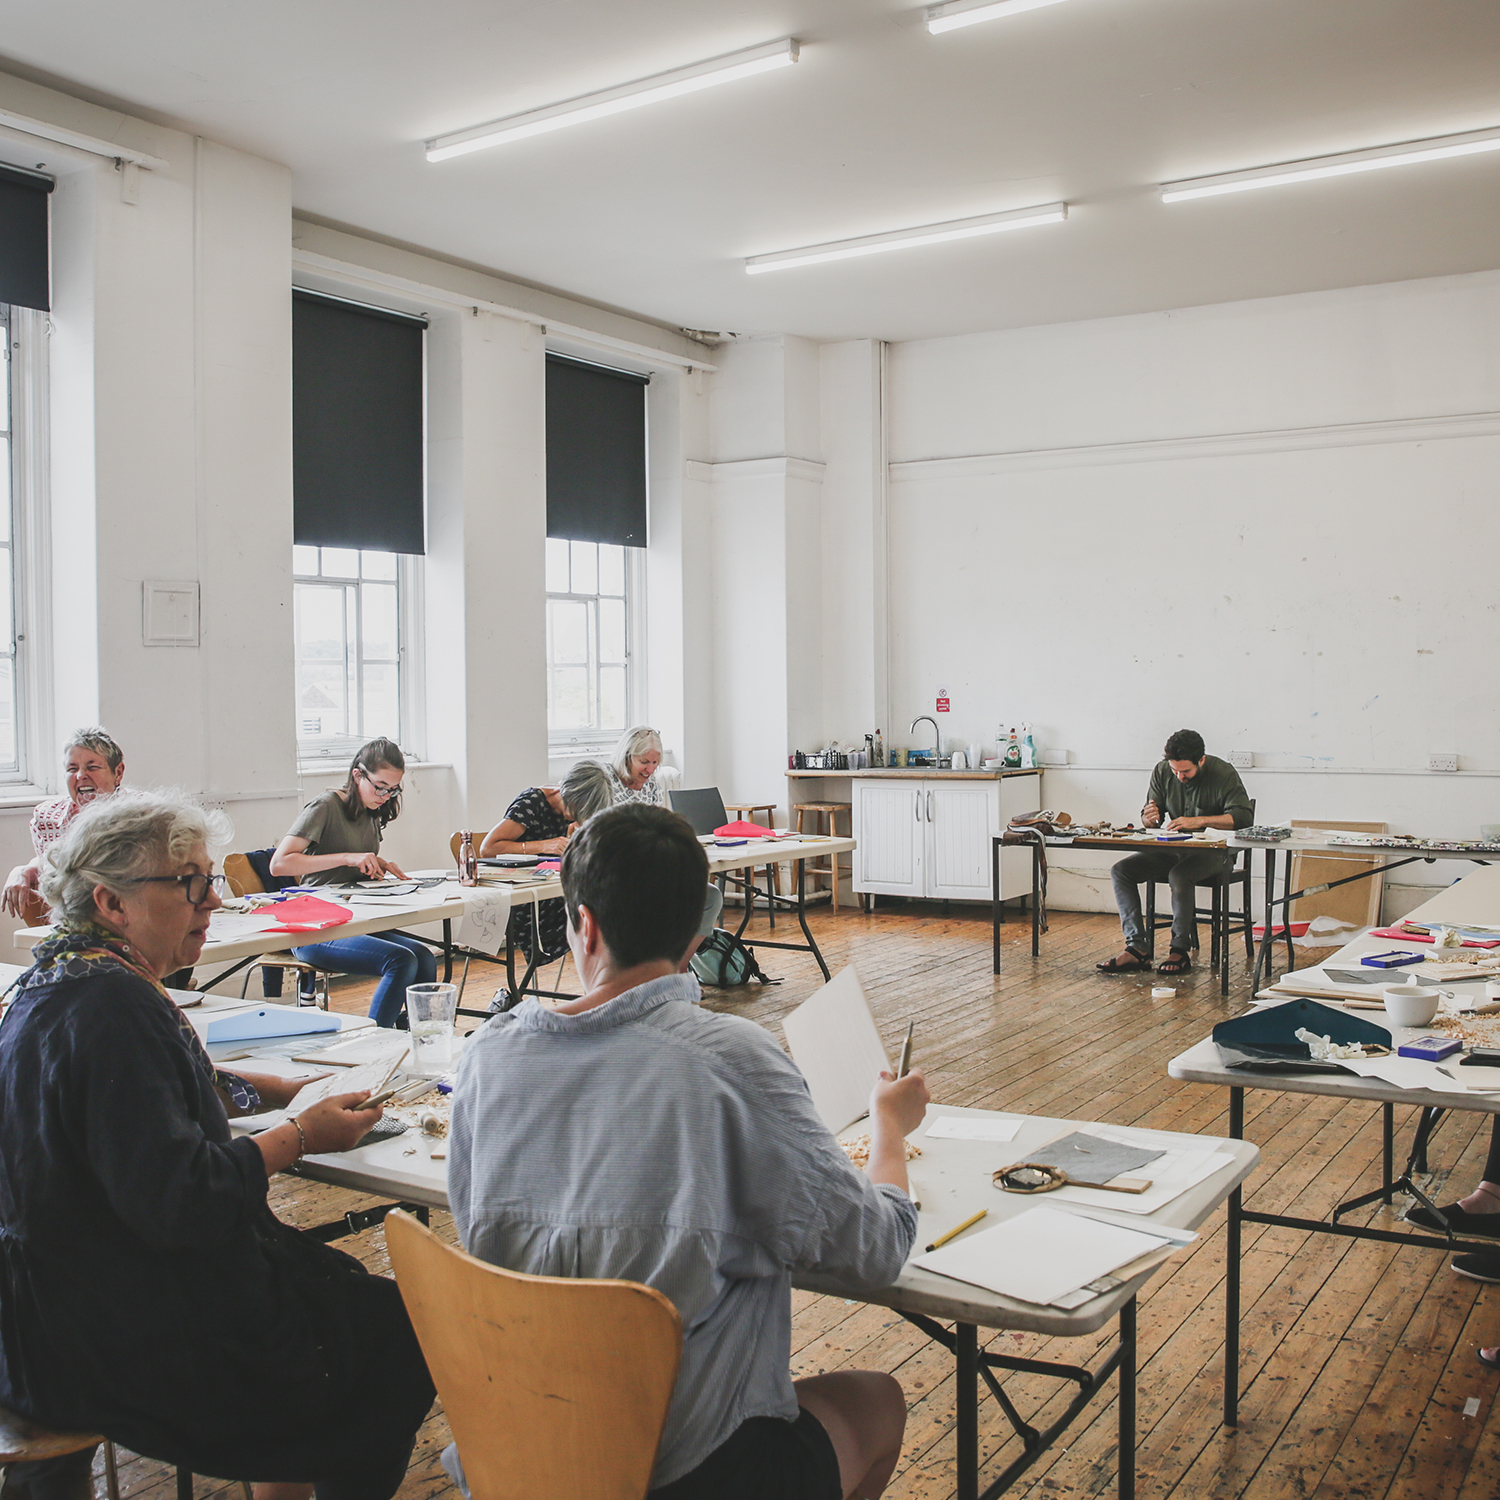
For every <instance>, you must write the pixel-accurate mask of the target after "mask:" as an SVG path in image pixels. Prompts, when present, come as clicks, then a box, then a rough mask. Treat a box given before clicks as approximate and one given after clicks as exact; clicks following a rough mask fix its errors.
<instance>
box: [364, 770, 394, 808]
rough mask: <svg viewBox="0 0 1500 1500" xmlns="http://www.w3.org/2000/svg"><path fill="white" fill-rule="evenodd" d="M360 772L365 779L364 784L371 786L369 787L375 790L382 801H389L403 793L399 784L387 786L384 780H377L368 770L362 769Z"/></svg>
mask: <svg viewBox="0 0 1500 1500" xmlns="http://www.w3.org/2000/svg"><path fill="white" fill-rule="evenodd" d="M359 774H360V777H361V779H362V780H363V781H364V784H365V785H366V786H367V787H369V789H370V790H371V791H372V792H374V793H375V795H376V796H377V797H379V798H380V800H381V801H382V802H389V801H390V800H391V798H392V797H399V796H400V795H401V787H400V785H399V784H398V785H396V786H386V784H385V783H384V782H383V781H376V780H375V779H374V778H373V777H372V776H371V775H370V773H369V772H368V771H361V772H360V773H359Z"/></svg>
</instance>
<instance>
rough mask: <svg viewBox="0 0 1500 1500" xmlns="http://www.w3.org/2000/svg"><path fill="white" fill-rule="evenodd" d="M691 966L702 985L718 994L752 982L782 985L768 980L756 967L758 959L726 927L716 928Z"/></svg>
mask: <svg viewBox="0 0 1500 1500" xmlns="http://www.w3.org/2000/svg"><path fill="white" fill-rule="evenodd" d="M688 966H689V967H690V968H691V969H692V971H693V973H694V974H696V975H697V976H698V982H699V984H707V985H712V986H713V988H714V989H718V990H727V989H733V988H734V987H735V986H736V985H741V984H749V983H750V981H751V980H752V979H754V980H757V981H758V982H759V983H761V984H780V983H781V981H780V980H779V979H767V978H766V976H765V975H764V974H763V973H762V972H761V968H760V965H759V964H758V963H756V961H755V955H754V954H753V953H752V952H751V951H750V950H749V949H748V948H747V947H746V946H745V945H744V944H743V943H742V942H741V941H740V940H739V939H738V938H737V937H736V936H735V935H734V934H733V933H732V932H727V931H726V930H725V929H724V928H722V927H715V928H714V930H713V931H712V932H711V933H709V935H708V936H707V937H706V938H704V939H703V942H702V943H701V944H700V945H699V948H698V951H697V952H696V953H695V954H694V955H693V956H692V958H691V959H690V960H689V965H688Z"/></svg>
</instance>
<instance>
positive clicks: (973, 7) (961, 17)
mask: <svg viewBox="0 0 1500 1500" xmlns="http://www.w3.org/2000/svg"><path fill="white" fill-rule="evenodd" d="M1061 3H1062V0H951V3H950V4H948V5H934V6H933V7H932V8H931V9H930V10H929V11H928V12H927V29H928V30H929V31H930V32H932V33H933V34H934V35H936V34H937V33H939V32H943V31H957V30H958V28H959V27H960V26H977V25H978V24H979V23H980V22H981V21H998V20H1000V18H1001V17H1002V16H1018V15H1020V14H1021V12H1022V11H1023V10H1040V9H1041V8H1042V7H1043V6H1044V5H1060V4H1061Z"/></svg>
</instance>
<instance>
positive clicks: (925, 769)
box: [786, 766, 1044, 781]
mask: <svg viewBox="0 0 1500 1500" xmlns="http://www.w3.org/2000/svg"><path fill="white" fill-rule="evenodd" d="M1043 769H1044V768H1043V767H1042V766H1036V767H1034V768H1033V769H1031V770H1025V771H1016V770H1011V771H944V770H940V769H935V768H934V767H932V766H916V767H911V766H886V767H884V768H883V769H880V768H877V769H875V770H868V771H788V772H787V773H786V775H787V780H788V781H801V780H804V779H806V778H809V777H823V778H825V779H826V778H828V777H830V776H834V777H842V778H844V779H849V778H852V777H856V776H882V777H886V778H891V777H899V776H914V777H916V778H917V780H919V781H923V780H926V781H932V780H937V779H939V778H941V779H942V780H943V781H998V780H1000V778H1001V777H1002V776H1040V775H1041V774H1042V771H1043Z"/></svg>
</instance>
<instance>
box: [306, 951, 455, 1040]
mask: <svg viewBox="0 0 1500 1500" xmlns="http://www.w3.org/2000/svg"><path fill="white" fill-rule="evenodd" d="M292 952H293V954H294V955H295V956H296V957H298V958H300V959H301V960H302V962H303V963H308V964H312V965H314V966H315V967H317V968H319V969H326V970H327V971H328V972H329V973H331V974H369V975H378V976H379V977H380V983H379V984H378V985H376V986H375V994H374V997H373V998H372V999H371V1001H370V1019H371V1020H372V1021H374V1022H375V1024H376V1025H377V1026H395V1025H397V1024H398V1023H399V1022H400V1020H401V1018H402V1016H403V1015H404V1013H405V1008H406V987H407V985H409V984H432V983H434V982H435V981H436V980H437V956H436V955H435V954H434V953H433V951H432V949H431V948H429V947H428V946H427V945H426V944H425V943H422V942H419V941H418V940H417V939H416V938H411V937H406V936H405V935H404V934H402V933H399V932H375V933H368V934H365V935H364V936H362V937H348V938H337V939H335V940H334V941H333V942H331V943H311V944H309V945H308V946H307V947H305V948H293V949H292Z"/></svg>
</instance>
